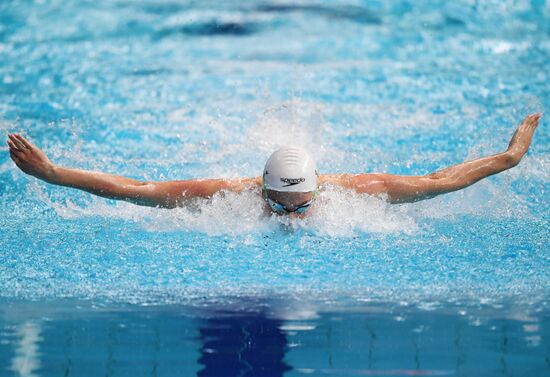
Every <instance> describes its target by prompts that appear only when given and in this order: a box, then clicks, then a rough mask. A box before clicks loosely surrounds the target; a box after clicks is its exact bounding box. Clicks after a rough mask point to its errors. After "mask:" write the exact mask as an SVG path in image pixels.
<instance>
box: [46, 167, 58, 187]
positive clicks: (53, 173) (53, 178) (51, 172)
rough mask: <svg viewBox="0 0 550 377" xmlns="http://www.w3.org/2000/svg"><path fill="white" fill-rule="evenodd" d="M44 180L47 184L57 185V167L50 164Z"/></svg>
mask: <svg viewBox="0 0 550 377" xmlns="http://www.w3.org/2000/svg"><path fill="white" fill-rule="evenodd" d="M44 180H45V181H46V182H48V183H57V181H58V180H59V167H58V166H56V165H54V164H51V165H50V166H48V167H47V168H46V172H45V174H44Z"/></svg>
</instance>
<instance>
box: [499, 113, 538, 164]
mask: <svg viewBox="0 0 550 377" xmlns="http://www.w3.org/2000/svg"><path fill="white" fill-rule="evenodd" d="M541 116H542V114H541V113H536V114H531V115H527V116H526V117H525V119H524V120H523V122H521V124H520V125H519V127H518V128H517V130H516V132H515V133H514V136H512V139H511V140H510V144H509V145H508V149H507V151H506V152H507V153H508V154H509V155H510V156H512V157H513V159H514V162H515V163H516V164H517V163H519V161H520V160H521V158H522V157H523V156H524V155H525V153H527V150H528V149H529V146H530V145H531V139H532V138H533V133H534V132H535V129H536V128H537V126H538V125H539V120H540V117H541Z"/></svg>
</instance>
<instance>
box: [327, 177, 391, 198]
mask: <svg viewBox="0 0 550 377" xmlns="http://www.w3.org/2000/svg"><path fill="white" fill-rule="evenodd" d="M385 175H386V174H383V173H364V174H321V175H319V185H320V186H321V185H332V186H339V187H343V188H346V189H351V190H355V191H357V192H359V193H367V194H371V195H377V194H380V193H383V192H385V190H386V184H385V181H384V176H385Z"/></svg>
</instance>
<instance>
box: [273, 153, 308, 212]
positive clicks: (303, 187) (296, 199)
mask: <svg viewBox="0 0 550 377" xmlns="http://www.w3.org/2000/svg"><path fill="white" fill-rule="evenodd" d="M317 176H318V174H317V169H316V167H315V160H314V159H313V158H312V157H311V156H310V155H309V153H307V151H306V150H305V149H303V148H301V147H295V146H291V147H283V148H280V149H278V150H276V151H275V152H273V154H272V155H271V156H270V157H269V159H268V160H267V163H266V164H265V168H264V174H263V195H264V199H265V200H266V201H267V203H268V204H269V206H270V208H271V209H272V210H273V211H274V212H277V213H293V212H294V213H298V214H302V213H305V212H306V211H307V209H308V208H309V206H310V205H311V203H312V202H313V199H314V198H315V193H316V192H317Z"/></svg>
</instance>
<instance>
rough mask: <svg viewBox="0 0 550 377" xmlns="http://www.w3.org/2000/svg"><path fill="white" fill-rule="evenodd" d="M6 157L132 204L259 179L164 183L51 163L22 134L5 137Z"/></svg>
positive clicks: (164, 201) (58, 181)
mask: <svg viewBox="0 0 550 377" xmlns="http://www.w3.org/2000/svg"><path fill="white" fill-rule="evenodd" d="M8 146H9V151H10V157H11V159H12V160H13V161H14V162H15V164H16V165H17V167H19V168H20V169H21V170H22V171H23V172H24V173H26V174H29V175H32V176H34V177H36V178H38V179H41V180H43V181H46V182H48V183H51V184H54V185H59V186H66V187H72V188H76V189H79V190H83V191H86V192H89V193H91V194H94V195H97V196H101V197H104V198H108V199H115V200H125V201H128V202H131V203H134V204H139V205H144V206H151V207H164V208H174V207H178V206H182V205H185V201H186V200H188V199H191V198H196V197H211V196H212V195H214V194H215V193H217V192H219V191H222V190H228V191H236V192H239V191H242V190H244V189H246V188H247V187H249V186H259V182H260V180H259V178H258V177H256V178H244V179H190V180H182V181H167V182H142V181H139V180H136V179H132V178H127V177H123V176H119V175H114V174H107V173H102V172H95V171H87V170H81V169H73V168H67V167H63V166H58V165H55V164H53V163H52V162H51V161H50V160H49V159H48V157H47V156H46V154H45V153H44V152H42V151H41V150H40V148H38V147H36V146H35V145H34V144H32V143H31V142H29V141H28V140H27V139H25V138H24V137H23V136H21V135H18V134H10V135H9V136H8Z"/></svg>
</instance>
